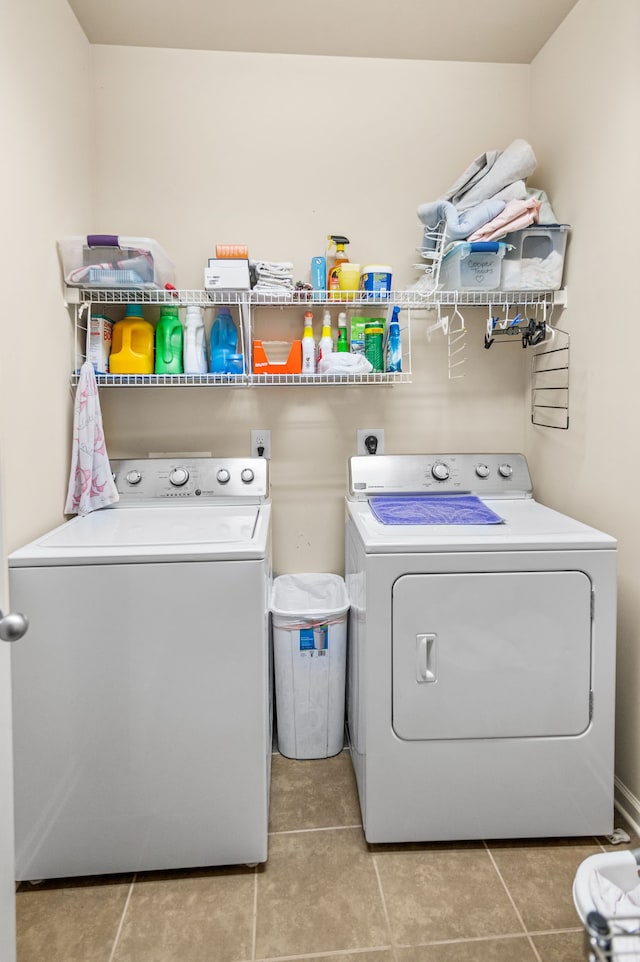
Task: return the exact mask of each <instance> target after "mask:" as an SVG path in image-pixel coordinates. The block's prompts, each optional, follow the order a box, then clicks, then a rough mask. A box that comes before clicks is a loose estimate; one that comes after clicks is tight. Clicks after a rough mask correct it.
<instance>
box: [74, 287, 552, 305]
mask: <svg viewBox="0 0 640 962" xmlns="http://www.w3.org/2000/svg"><path fill="white" fill-rule="evenodd" d="M70 292H72V294H71V293H70ZM317 293H318V292H316V295H317ZM320 293H321V294H324V292H320ZM67 294H68V297H67V303H92V304H173V305H176V306H178V307H183V306H187V305H191V304H194V305H197V306H199V307H215V306H216V305H220V304H228V305H232V306H233V305H246V306H248V307H260V306H265V307H296V306H298V305H305V306H311V307H315V306H317V307H324V306H327V305H328V306H331V305H344V306H346V307H371V306H372V305H376V306H384V307H388V308H391V307H394V306H398V307H407V308H414V309H420V308H424V309H425V310H429V309H430V308H432V307H435V306H437V305H438V304H441V305H443V306H448V305H452V306H455V305H456V304H458V305H460V306H461V307H462V306H468V307H474V306H475V307H484V306H487V305H495V306H501V305H502V306H506V305H509V304H514V305H520V306H523V305H529V304H531V305H535V304H546V305H548V306H553V305H562V306H564V305H566V291H565V290H559V291H499V290H495V291H487V290H468V291H443V290H434V291H425V292H422V291H415V290H400V291H387V292H382V293H381V294H376V293H365V292H363V293H362V296H360V295H358V296H353V295H351V296H349V295H348V292H343V294H342V295H341V296H340V297H334V296H329V294H328V293H327V296H326V297H324V296H323V297H322V298H318V297H317V296H316V297H314V292H312V291H295V292H292V293H291V294H287V293H278V294H267V293H265V292H263V291H255V290H252V291H204V290H176V291H164V290H134V289H123V288H118V289H110V288H91V289H89V288H83V289H78V288H67ZM72 295H73V296H72Z"/></svg>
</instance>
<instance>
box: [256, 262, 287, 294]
mask: <svg viewBox="0 0 640 962" xmlns="http://www.w3.org/2000/svg"><path fill="white" fill-rule="evenodd" d="M250 263H251V267H252V269H253V272H254V276H255V279H256V283H255V285H254V290H256V291H263V292H264V293H269V294H280V293H282V292H288V291H293V264H292V263H291V261H251V262H250Z"/></svg>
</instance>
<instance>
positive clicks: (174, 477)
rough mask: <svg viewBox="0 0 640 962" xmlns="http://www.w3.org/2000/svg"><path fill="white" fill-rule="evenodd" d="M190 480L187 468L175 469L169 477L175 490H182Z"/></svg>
mask: <svg viewBox="0 0 640 962" xmlns="http://www.w3.org/2000/svg"><path fill="white" fill-rule="evenodd" d="M188 480H189V472H188V471H187V469H186V468H174V469H173V471H172V472H171V474H170V475H169V481H170V482H171V484H172V485H173V486H174V488H180V487H182V485H183V484H186V483H187V481H188Z"/></svg>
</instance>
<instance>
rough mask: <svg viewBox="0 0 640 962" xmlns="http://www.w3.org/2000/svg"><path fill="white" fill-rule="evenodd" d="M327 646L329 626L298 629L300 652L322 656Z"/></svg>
mask: <svg viewBox="0 0 640 962" xmlns="http://www.w3.org/2000/svg"><path fill="white" fill-rule="evenodd" d="M328 646H329V626H328V625H316V626H315V627H314V628H301V629H300V651H307V652H310V653H315V654H324V653H325V652H326V651H327V649H328Z"/></svg>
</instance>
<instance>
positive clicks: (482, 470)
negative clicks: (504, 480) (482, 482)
mask: <svg viewBox="0 0 640 962" xmlns="http://www.w3.org/2000/svg"><path fill="white" fill-rule="evenodd" d="M476 474H477V475H478V477H479V478H488V477H489V468H488V466H487V465H486V464H476Z"/></svg>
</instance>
